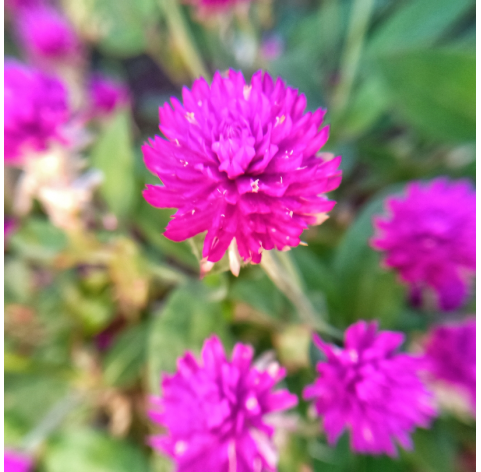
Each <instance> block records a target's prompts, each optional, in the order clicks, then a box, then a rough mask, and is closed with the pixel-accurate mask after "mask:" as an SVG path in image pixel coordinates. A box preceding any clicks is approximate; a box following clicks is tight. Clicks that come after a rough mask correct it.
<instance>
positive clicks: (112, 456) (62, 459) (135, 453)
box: [44, 429, 149, 472]
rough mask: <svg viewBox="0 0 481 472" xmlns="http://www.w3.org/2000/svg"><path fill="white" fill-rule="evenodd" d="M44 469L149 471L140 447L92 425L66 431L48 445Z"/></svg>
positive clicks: (59, 471) (61, 471) (49, 471)
mask: <svg viewBox="0 0 481 472" xmlns="http://www.w3.org/2000/svg"><path fill="white" fill-rule="evenodd" d="M44 467H45V469H44V470H45V471H46V472H66V471H67V470H68V471H69V472H86V471H88V472H132V471H135V472H148V471H149V466H148V462H147V458H146V456H145V455H144V454H143V453H142V451H141V450H140V449H139V448H138V447H136V446H134V445H133V444H131V443H130V442H127V441H121V440H118V439H113V438H111V437H109V436H107V435H105V434H103V433H101V432H98V431H95V430H91V429H80V430H75V431H74V430H72V431H67V432H65V433H63V434H61V435H59V436H58V437H57V438H56V439H55V440H54V441H52V443H51V445H50V447H49V448H48V449H47V454H46V457H45V462H44Z"/></svg>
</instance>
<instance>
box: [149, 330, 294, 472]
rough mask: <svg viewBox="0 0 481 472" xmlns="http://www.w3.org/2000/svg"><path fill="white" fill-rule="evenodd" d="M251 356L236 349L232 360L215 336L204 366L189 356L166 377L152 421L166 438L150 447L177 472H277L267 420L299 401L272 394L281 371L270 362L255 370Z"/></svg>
mask: <svg viewBox="0 0 481 472" xmlns="http://www.w3.org/2000/svg"><path fill="white" fill-rule="evenodd" d="M252 357H253V349H252V347H250V346H248V345H243V344H237V345H236V346H235V347H234V351H233V354H232V360H231V361H229V360H228V359H226V356H225V354H224V349H223V347H222V344H221V343H220V341H219V339H218V338H217V337H215V336H212V337H211V338H209V339H208V340H206V342H205V343H204V347H203V349H202V358H201V361H197V360H196V359H195V357H194V356H193V355H192V354H191V353H187V354H185V356H184V357H182V358H180V359H179V360H178V363H177V369H178V370H177V372H176V373H175V374H173V375H164V377H163V380H162V392H163V396H162V398H154V399H153V404H154V407H155V409H154V410H153V411H151V413H150V416H151V418H152V420H153V421H155V422H157V423H159V424H161V425H162V426H164V427H165V428H166V429H167V434H166V435H163V436H156V437H154V438H152V440H151V443H152V446H153V447H155V448H157V449H159V450H161V451H162V452H164V453H165V454H167V455H169V456H170V457H172V458H173V459H174V460H175V462H176V464H177V468H176V470H177V472H198V471H201V470H202V471H204V470H205V471H207V470H208V471H209V472H226V471H233V470H237V471H243V472H257V471H259V472H265V471H275V470H276V461H277V453H276V451H275V449H274V448H273V444H272V440H271V438H272V435H273V433H274V428H273V427H272V426H271V425H269V424H268V423H267V422H266V418H265V415H267V414H268V413H271V412H275V411H281V410H285V409H287V408H291V407H293V406H295V405H296V404H297V397H296V396H295V395H292V394H291V393H289V392H288V391H287V390H277V391H272V389H273V387H274V386H275V384H276V383H277V382H279V381H280V380H281V379H282V378H283V377H284V375H285V370H284V369H283V368H281V367H279V365H278V364H277V363H275V362H272V363H270V364H269V365H268V366H267V368H266V369H265V370H261V369H260V368H256V367H253V366H251V362H252Z"/></svg>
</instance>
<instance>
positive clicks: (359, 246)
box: [331, 185, 405, 327]
mask: <svg viewBox="0 0 481 472" xmlns="http://www.w3.org/2000/svg"><path fill="white" fill-rule="evenodd" d="M401 188H402V186H401V185H394V186H391V187H387V188H386V189H385V190H384V191H383V192H382V193H381V194H379V195H377V196H376V197H375V198H374V199H373V200H372V201H371V202H370V203H369V204H368V205H367V206H366V207H365V208H364V209H363V210H362V211H361V213H360V215H359V216H358V218H357V220H356V221H355V222H354V223H353V224H352V225H351V226H350V227H349V229H348V230H347V232H346V234H345V236H344V237H343V239H342V241H341V243H340V244H339V247H338V249H337V253H336V256H335V260H334V270H335V274H336V276H337V279H336V280H337V284H338V287H339V292H338V294H337V297H336V301H335V304H334V305H335V307H334V308H333V311H334V312H333V313H332V316H331V320H332V322H333V323H335V324H339V323H338V322H337V318H336V314H337V315H341V317H342V320H343V321H344V322H345V323H346V324H351V323H353V322H354V321H356V320H358V319H373V318H377V319H380V320H381V323H382V326H383V327H389V326H391V325H392V324H393V323H394V322H395V318H396V317H397V316H398V315H399V314H400V313H401V311H402V309H403V307H404V300H405V288H404V286H403V285H402V284H400V283H399V282H398V281H397V279H396V275H395V274H394V273H393V272H392V271H388V270H386V269H383V268H381V265H380V259H381V257H380V254H379V253H378V252H377V251H375V250H374V249H372V248H371V247H370V246H369V239H370V238H371V237H372V235H373V233H374V229H373V225H372V217H373V216H374V215H377V214H383V213H384V200H385V198H386V196H387V195H391V194H394V193H397V192H399V191H400V189H401Z"/></svg>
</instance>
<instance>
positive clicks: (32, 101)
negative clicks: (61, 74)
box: [4, 59, 69, 164]
mask: <svg viewBox="0 0 481 472" xmlns="http://www.w3.org/2000/svg"><path fill="white" fill-rule="evenodd" d="M4 65H5V69H4V97H5V98H4V100H5V101H4V119H5V122H4V139H5V142H4V152H5V154H4V157H5V163H7V164H19V163H21V162H22V161H23V160H24V158H25V156H26V155H27V154H29V153H32V152H37V151H43V150H45V149H47V147H48V146H49V144H50V143H51V142H52V141H62V132H61V129H62V126H63V125H64V124H65V123H66V121H67V120H68V118H69V110H68V106H67V91H66V89H65V87H64V86H63V84H62V83H61V82H60V81H59V80H58V79H56V78H53V77H49V76H47V75H45V74H44V73H42V72H40V71H37V70H36V69H34V68H31V67H28V66H26V65H24V64H21V63H20V62H18V61H15V60H13V59H6V60H5V63H4Z"/></svg>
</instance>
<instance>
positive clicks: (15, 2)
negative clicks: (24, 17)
mask: <svg viewBox="0 0 481 472" xmlns="http://www.w3.org/2000/svg"><path fill="white" fill-rule="evenodd" d="M43 3H45V0H5V2H4V6H5V10H8V11H11V12H12V13H18V11H19V10H21V9H24V8H33V7H37V6H39V5H42V4H43Z"/></svg>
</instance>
